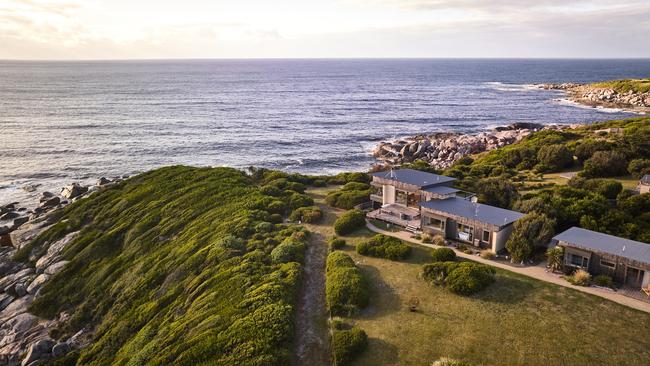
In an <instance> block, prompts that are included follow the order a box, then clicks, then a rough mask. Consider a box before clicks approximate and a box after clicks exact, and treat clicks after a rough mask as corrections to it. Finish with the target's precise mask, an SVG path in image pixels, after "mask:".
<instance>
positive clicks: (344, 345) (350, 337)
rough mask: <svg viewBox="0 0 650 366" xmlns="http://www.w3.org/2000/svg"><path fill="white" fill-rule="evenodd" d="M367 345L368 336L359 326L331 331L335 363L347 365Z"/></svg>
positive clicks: (342, 365)
mask: <svg viewBox="0 0 650 366" xmlns="http://www.w3.org/2000/svg"><path fill="white" fill-rule="evenodd" d="M366 347H368V336H367V335H366V332H364V331H363V330H362V329H361V328H359V327H352V329H335V330H334V332H333V333H332V351H333V353H334V360H335V363H336V365H339V366H344V365H348V364H349V363H350V362H351V361H352V360H354V358H356V357H357V356H358V355H359V354H360V353H361V352H363V351H364V350H365V349H366Z"/></svg>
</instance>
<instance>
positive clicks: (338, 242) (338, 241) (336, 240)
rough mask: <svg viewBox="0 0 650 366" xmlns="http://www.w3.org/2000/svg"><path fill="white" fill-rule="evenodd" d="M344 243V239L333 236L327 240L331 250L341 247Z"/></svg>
mask: <svg viewBox="0 0 650 366" xmlns="http://www.w3.org/2000/svg"><path fill="white" fill-rule="evenodd" d="M345 244H346V242H345V240H343V239H339V238H337V237H333V238H332V239H330V241H329V246H330V250H331V251H334V250H337V249H341V248H343V247H345Z"/></svg>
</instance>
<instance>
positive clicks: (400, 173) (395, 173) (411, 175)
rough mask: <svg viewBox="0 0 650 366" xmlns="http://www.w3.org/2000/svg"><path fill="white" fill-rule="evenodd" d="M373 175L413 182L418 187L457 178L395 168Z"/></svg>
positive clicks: (408, 182) (402, 181)
mask: <svg viewBox="0 0 650 366" xmlns="http://www.w3.org/2000/svg"><path fill="white" fill-rule="evenodd" d="M372 175H373V176H374V177H378V178H384V179H394V180H396V181H398V182H401V183H406V184H412V185H415V186H418V187H429V186H434V185H436V184H441V183H446V182H452V181H455V180H456V178H452V177H446V176H444V175H438V174H433V173H427V172H422V171H419V170H415V169H393V170H388V171H385V172H377V173H372Z"/></svg>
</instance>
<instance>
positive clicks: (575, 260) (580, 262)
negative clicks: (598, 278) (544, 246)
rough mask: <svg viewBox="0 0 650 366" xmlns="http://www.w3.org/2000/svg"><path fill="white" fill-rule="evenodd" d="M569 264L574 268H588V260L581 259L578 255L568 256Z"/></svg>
mask: <svg viewBox="0 0 650 366" xmlns="http://www.w3.org/2000/svg"><path fill="white" fill-rule="evenodd" d="M569 264H571V265H572V266H575V267H582V268H588V267H589V258H587V257H583V256H581V255H578V254H573V253H571V254H569Z"/></svg>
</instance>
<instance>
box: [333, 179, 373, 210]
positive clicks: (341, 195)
mask: <svg viewBox="0 0 650 366" xmlns="http://www.w3.org/2000/svg"><path fill="white" fill-rule="evenodd" d="M369 199H370V185H369V184H368V183H360V182H350V183H346V184H345V185H344V186H342V187H341V188H340V189H339V190H336V191H332V192H330V193H328V194H327V197H325V202H327V204H328V205H330V206H332V207H337V208H342V209H345V210H349V209H352V208H354V206H356V205H358V204H360V203H364V202H368V200H369Z"/></svg>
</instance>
